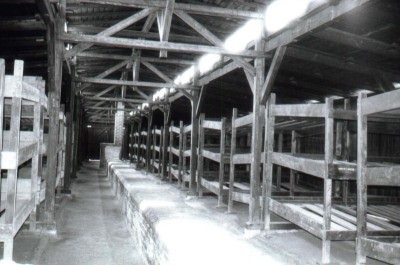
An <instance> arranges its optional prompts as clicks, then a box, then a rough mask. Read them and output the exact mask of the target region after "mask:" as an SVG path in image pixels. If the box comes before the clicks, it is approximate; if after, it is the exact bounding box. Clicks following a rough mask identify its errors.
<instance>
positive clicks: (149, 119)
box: [146, 109, 153, 172]
mask: <svg viewBox="0 0 400 265" xmlns="http://www.w3.org/2000/svg"><path fill="white" fill-rule="evenodd" d="M152 123H153V111H152V110H151V109H150V110H149V113H148V114H147V138H146V139H147V141H146V168H147V171H148V172H150V169H151V163H150V160H151V124H152Z"/></svg>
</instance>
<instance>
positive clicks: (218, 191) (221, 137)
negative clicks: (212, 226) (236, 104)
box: [197, 114, 230, 207]
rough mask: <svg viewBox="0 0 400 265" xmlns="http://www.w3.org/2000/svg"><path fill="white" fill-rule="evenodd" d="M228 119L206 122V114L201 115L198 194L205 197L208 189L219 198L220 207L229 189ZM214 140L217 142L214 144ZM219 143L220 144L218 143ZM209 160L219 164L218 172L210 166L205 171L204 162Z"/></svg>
mask: <svg viewBox="0 0 400 265" xmlns="http://www.w3.org/2000/svg"><path fill="white" fill-rule="evenodd" d="M226 134H227V124H226V118H222V119H221V120H220V121H214V120H206V119H205V118H204V114H201V115H200V122H199V139H198V157H197V159H198V162H197V189H198V190H197V192H198V194H199V196H202V195H203V189H206V190H208V191H210V192H212V193H213V194H215V195H217V196H218V206H219V207H220V206H222V205H223V199H224V197H225V198H226V197H227V195H228V192H229V188H228V187H227V186H226V185H225V184H226V183H225V179H226V178H225V175H228V174H225V165H228V164H229V156H230V155H229V152H227V151H226V149H227V146H226ZM212 140H215V141H214V142H212ZM218 141H219V143H218ZM205 159H207V160H209V161H212V162H214V163H217V164H218V171H215V170H213V169H211V168H210V167H209V166H208V167H207V170H206V171H205V170H204V168H205V165H204V162H205V161H204V160H205Z"/></svg>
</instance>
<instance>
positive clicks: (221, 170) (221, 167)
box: [218, 118, 226, 207]
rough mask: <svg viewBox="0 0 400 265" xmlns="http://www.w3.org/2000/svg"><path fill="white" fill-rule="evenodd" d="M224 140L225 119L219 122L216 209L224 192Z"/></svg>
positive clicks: (219, 205)
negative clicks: (219, 158) (219, 157)
mask: <svg viewBox="0 0 400 265" xmlns="http://www.w3.org/2000/svg"><path fill="white" fill-rule="evenodd" d="M225 139H226V118H222V120H221V138H220V149H219V153H220V155H221V163H220V164H219V172H218V177H219V182H218V188H219V189H218V191H219V192H218V207H221V206H222V205H223V192H224V173H225V172H224V171H225Z"/></svg>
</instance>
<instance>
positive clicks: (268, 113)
mask: <svg viewBox="0 0 400 265" xmlns="http://www.w3.org/2000/svg"><path fill="white" fill-rule="evenodd" d="M275 101H276V97H275V94H271V96H270V97H269V99H268V101H267V107H266V108H265V115H264V116H265V132H264V133H265V135H264V155H265V156H266V157H265V160H264V176H263V187H264V188H263V197H264V198H263V217H264V229H265V230H270V229H271V211H270V210H269V206H270V200H271V197H272V177H273V176H272V175H273V165H272V153H273V152H274V140H275V116H274V114H273V112H272V109H273V108H274V105H275Z"/></svg>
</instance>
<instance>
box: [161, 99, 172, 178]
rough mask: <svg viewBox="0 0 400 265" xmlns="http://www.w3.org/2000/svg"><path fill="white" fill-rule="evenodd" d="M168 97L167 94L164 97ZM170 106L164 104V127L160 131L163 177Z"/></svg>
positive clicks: (162, 174) (165, 167) (162, 176)
mask: <svg viewBox="0 0 400 265" xmlns="http://www.w3.org/2000/svg"><path fill="white" fill-rule="evenodd" d="M166 98H168V96H167V97H166ZM170 111H171V110H170V107H169V106H164V109H163V113H164V128H163V131H162V139H163V142H162V146H161V147H160V148H161V149H162V152H161V154H162V161H161V178H162V179H165V178H166V177H167V160H168V159H167V157H168V133H169V120H170Z"/></svg>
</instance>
